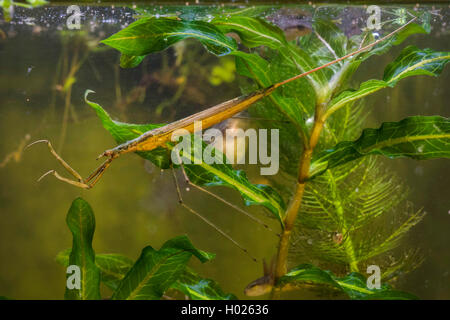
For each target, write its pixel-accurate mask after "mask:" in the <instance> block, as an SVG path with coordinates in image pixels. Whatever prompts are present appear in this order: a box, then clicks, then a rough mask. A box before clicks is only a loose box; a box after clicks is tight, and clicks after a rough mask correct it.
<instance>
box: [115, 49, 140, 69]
mask: <svg viewBox="0 0 450 320" xmlns="http://www.w3.org/2000/svg"><path fill="white" fill-rule="evenodd" d="M145 57H146V55H144V56H130V55H127V54H124V53H122V55H121V56H120V66H121V67H122V68H134V67H137V66H138V65H139V64H140V63H141V62H142V60H144V59H145Z"/></svg>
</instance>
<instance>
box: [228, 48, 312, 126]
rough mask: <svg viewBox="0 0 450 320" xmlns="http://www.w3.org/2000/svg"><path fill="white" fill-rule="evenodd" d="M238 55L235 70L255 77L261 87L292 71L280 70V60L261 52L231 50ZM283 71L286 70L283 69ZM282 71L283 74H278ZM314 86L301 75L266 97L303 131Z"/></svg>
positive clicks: (279, 79)
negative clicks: (271, 60)
mask: <svg viewBox="0 0 450 320" xmlns="http://www.w3.org/2000/svg"><path fill="white" fill-rule="evenodd" d="M232 55H234V56H235V57H236V70H237V72H238V73H239V74H241V75H243V76H246V77H248V78H251V79H253V80H255V82H256V83H257V84H258V86H259V87H261V88H265V87H268V86H270V85H272V84H273V83H276V82H278V81H281V80H284V79H285V78H286V77H288V76H289V75H295V73H297V70H295V72H292V69H291V70H289V71H291V72H292V73H287V72H281V71H280V69H281V66H280V65H279V64H277V62H279V61H278V60H276V59H274V62H272V63H269V62H268V61H266V60H265V59H263V58H261V57H260V56H259V55H257V54H255V53H252V54H249V53H245V52H241V51H235V52H233V53H232ZM283 71H284V70H283ZM280 73H281V74H282V78H279V77H277V76H278V75H279V74H280ZM311 92H312V90H311V86H310V85H309V83H308V81H307V80H306V79H299V80H297V81H296V82H295V83H291V84H287V85H286V86H284V87H282V88H280V89H278V90H276V91H274V92H273V93H272V94H271V95H270V96H268V97H267V99H268V100H270V101H271V102H272V104H273V106H275V107H276V108H277V109H278V110H279V111H280V112H281V113H283V114H284V115H285V116H286V117H287V118H288V119H289V120H290V121H292V123H293V124H295V125H296V126H297V128H299V129H300V130H302V132H304V133H306V132H307V128H306V126H305V120H304V118H306V117H308V114H309V110H308V109H310V105H313V104H314V99H315V97H314V95H312V94H311Z"/></svg>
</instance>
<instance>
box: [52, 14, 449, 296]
mask: <svg viewBox="0 0 450 320" xmlns="http://www.w3.org/2000/svg"><path fill="white" fill-rule="evenodd" d="M312 30H313V32H311V33H310V34H308V35H305V36H303V37H301V38H299V39H298V41H288V40H286V38H285V36H284V34H283V32H282V30H281V29H279V28H277V27H276V26H274V25H272V24H270V23H268V22H267V21H265V20H263V19H261V18H257V17H254V16H251V15H250V16H249V15H243V14H236V15H233V14H223V15H221V14H217V15H215V16H214V17H213V18H211V17H202V16H196V18H195V19H182V18H181V19H180V18H179V19H174V18H169V17H160V18H155V17H144V18H142V19H140V20H138V21H136V22H134V23H133V24H131V25H130V26H128V27H126V28H125V29H123V30H121V31H119V32H118V33H116V34H114V35H112V36H111V37H109V38H107V39H105V40H104V41H103V43H104V44H106V45H109V46H111V47H113V48H115V49H117V50H119V51H120V52H121V54H122V57H121V66H122V67H135V66H137V65H138V64H139V63H141V62H142V61H143V60H144V59H145V57H146V56H147V55H149V54H152V53H155V52H159V51H162V50H164V49H166V48H168V47H170V46H172V45H174V44H175V43H177V42H179V41H181V40H184V39H186V38H194V39H196V40H198V41H200V42H201V43H202V44H203V45H204V47H205V48H206V50H208V51H209V52H211V53H212V54H215V55H217V56H224V55H229V56H234V57H235V62H236V70H237V72H238V73H239V74H240V75H241V76H244V77H247V78H249V79H251V80H252V81H253V83H252V84H248V83H247V84H246V85H245V86H244V89H243V90H244V91H245V92H249V91H253V90H254V89H255V88H257V89H261V88H270V86H271V85H273V84H278V83H281V82H282V81H283V80H285V79H288V78H289V77H293V76H295V75H297V74H299V73H301V72H308V71H309V70H312V69H314V68H316V67H320V66H322V65H325V64H326V63H329V62H330V61H333V60H336V59H338V58H339V57H343V56H346V55H348V54H351V56H349V57H348V58H347V59H345V60H343V61H340V62H339V63H335V64H333V65H332V66H329V67H328V68H324V69H321V70H317V71H316V72H314V73H310V74H308V75H306V76H305V77H303V78H301V79H298V80H296V81H295V82H291V83H288V84H286V85H284V86H283V87H280V88H279V89H278V90H276V91H273V92H272V91H271V92H270V94H269V95H267V97H266V98H265V99H264V100H262V101H260V102H258V104H255V105H254V106H253V107H251V108H250V111H249V112H250V113H251V114H252V115H257V116H258V117H263V118H266V119H272V120H279V121H281V122H283V123H284V122H286V121H288V122H289V123H288V124H286V125H283V126H279V123H278V124H274V123H275V122H273V123H272V124H271V126H276V128H279V129H280V135H281V141H282V143H281V145H280V147H281V152H280V154H281V155H282V156H283V158H282V159H281V165H282V169H283V172H282V175H283V177H286V178H287V179H288V181H290V182H292V188H289V187H286V185H284V186H283V188H280V189H279V190H276V189H277V188H273V187H270V186H267V185H255V184H252V183H251V182H250V181H249V179H248V178H247V177H246V175H245V173H244V172H243V171H239V170H234V169H233V168H232V167H231V166H229V165H226V164H223V165H218V164H215V165H208V164H205V163H202V164H189V165H184V169H185V173H186V175H187V178H188V179H189V181H190V183H192V184H194V185H197V186H199V187H201V188H206V187H212V186H227V187H231V188H233V189H235V190H237V191H238V192H240V194H241V195H242V197H243V199H244V202H245V204H246V205H261V206H263V207H265V208H266V209H268V210H269V211H270V212H271V214H272V215H273V216H274V217H275V218H276V219H277V220H278V221H279V223H280V230H281V236H280V242H279V246H278V253H277V257H276V260H275V268H274V270H273V273H272V274H270V275H265V278H264V279H262V281H259V282H255V286H254V287H252V288H250V289H255V290H256V291H258V293H268V292H269V291H271V295H272V298H279V297H280V294H281V292H282V291H283V290H284V289H286V290H287V289H301V288H302V284H305V283H306V284H308V285H311V284H312V285H325V286H326V287H327V288H333V289H334V290H339V291H343V292H344V293H346V294H347V295H348V296H349V297H350V298H358V299H359V298H397V299H399V298H411V296H410V295H408V294H406V293H401V292H397V291H394V290H392V289H391V288H390V287H389V286H388V285H386V284H384V285H383V286H382V287H381V288H379V289H368V288H367V287H366V284H365V277H364V276H363V275H361V274H360V273H359V271H360V269H361V267H362V265H364V264H367V262H368V261H371V259H373V258H379V257H380V256H382V255H383V254H384V253H385V252H387V251H390V250H392V249H393V248H395V247H396V246H397V244H398V243H399V240H400V239H401V238H402V236H403V235H404V234H405V233H406V232H407V231H409V230H410V228H411V227H413V226H414V225H415V224H417V223H418V222H419V221H420V220H421V218H422V217H423V214H422V212H421V211H420V210H417V211H414V210H412V209H409V208H408V209H399V208H401V206H402V205H403V208H404V200H405V197H404V192H403V191H402V190H404V189H402V187H397V186H396V182H395V180H394V179H395V178H392V177H391V175H387V174H385V173H383V170H384V169H383V168H382V165H381V164H380V162H379V161H378V160H377V159H376V158H375V156H380V155H382V156H385V157H387V158H398V157H409V158H412V159H417V160H426V159H434V158H448V157H449V156H450V147H449V142H450V122H449V120H448V119H446V118H443V117H440V116H411V117H408V118H405V119H403V120H401V121H398V122H386V123H384V124H383V125H382V126H381V127H380V128H378V129H371V128H369V129H364V130H363V131H362V134H360V128H361V125H362V122H363V120H364V117H365V113H366V111H365V110H364V106H363V105H362V104H361V103H360V101H361V99H362V98H364V97H366V96H368V95H370V94H373V93H374V92H377V91H379V90H381V89H385V88H392V87H394V86H395V85H397V83H398V82H399V81H400V80H402V79H404V78H406V77H410V76H414V75H428V76H438V75H439V74H440V73H441V71H442V70H443V68H444V66H445V65H446V63H447V62H448V61H449V59H450V53H448V52H437V51H434V50H432V49H419V48H417V47H415V46H408V47H406V48H404V49H403V50H402V51H401V52H400V54H399V55H398V57H397V58H396V59H395V60H394V61H392V62H391V63H390V64H388V65H387V66H386V68H385V70H384V75H383V78H382V79H380V80H378V79H370V80H367V81H365V82H363V83H361V84H360V85H359V86H358V88H357V89H351V88H349V82H350V80H351V79H352V76H353V75H354V74H355V72H356V70H357V69H358V67H359V66H360V65H361V63H363V62H364V61H365V60H367V59H369V58H370V57H372V56H374V55H380V54H383V53H385V52H387V51H388V50H389V49H390V48H391V47H392V46H394V45H400V44H401V43H402V42H403V41H404V40H405V39H406V38H407V37H408V36H410V35H412V34H416V33H426V32H427V31H428V30H427V28H426V26H425V27H423V26H420V25H418V24H409V25H408V26H406V27H405V28H404V29H402V30H401V31H400V32H398V33H397V34H395V35H394V36H392V37H390V38H388V39H386V40H385V41H382V42H381V43H379V44H378V45H376V46H375V47H374V48H371V49H370V50H363V51H362V52H358V53H357V54H352V53H353V52H355V51H357V50H358V49H361V48H364V47H365V46H366V45H368V44H370V43H373V42H374V41H375V39H374V38H373V34H372V33H371V32H363V33H361V34H359V35H356V36H352V37H347V36H346V35H345V34H344V33H343V32H342V31H341V30H340V29H339V28H338V27H337V26H336V25H335V24H334V23H332V22H330V21H327V20H323V19H319V18H317V19H314V23H313V26H312ZM230 32H233V33H236V34H237V35H238V36H239V39H240V41H241V44H242V45H241V46H238V44H237V43H236V41H235V40H234V39H233V38H231V37H228V36H227V34H228V33H230ZM86 102H87V103H88V104H89V105H90V106H91V107H92V108H93V109H94V110H95V112H96V113H97V115H98V116H99V118H100V120H101V121H102V123H103V126H104V127H105V129H107V130H108V131H109V132H110V133H111V134H112V136H113V138H114V139H115V140H116V142H117V143H118V144H123V143H127V141H129V140H132V139H135V138H138V137H139V136H141V135H142V134H144V133H145V132H147V131H149V130H152V129H155V128H158V127H160V126H161V125H160V124H158V125H153V124H149V125H135V124H127V123H122V122H117V121H113V120H112V119H111V118H110V116H109V115H108V113H107V112H106V111H105V110H104V109H103V108H102V107H101V106H100V105H99V104H97V103H94V102H92V101H90V100H87V97H86ZM265 125H266V124H265ZM358 136H359V137H358ZM169 150H170V146H169V145H168V146H166V148H162V147H159V148H157V149H154V150H150V149H149V150H141V151H138V152H137V153H138V154H139V155H140V156H142V157H144V158H146V159H148V160H150V161H152V162H153V163H154V164H155V165H157V166H159V167H161V168H163V169H167V168H170V167H171V166H172V164H171V161H170V152H169ZM216 152H217V153H219V151H216ZM105 155H108V153H105ZM183 156H184V155H183ZM186 156H192V155H186ZM109 163H110V162H107V163H106V164H107V165H109ZM106 167H107V166H106ZM106 167H105V166H104V167H103V168H102V167H101V168H100V169H99V171H97V173H98V174H100V175H101V174H103V172H104V169H106ZM53 173H54V174H55V175H56V172H53ZM57 177H58V176H57ZM97 177H98V176H97V175H94V176H93V178H94V179H95V181H97V180H96V179H97ZM91 178H92V176H91ZM80 179H81V178H80ZM80 181H81V182H82V183H81V182H80V186H82V185H83V184H84V185H85V183H84V180H82V179H81V180H80ZM275 184H280V181H279V179H278V177H276V178H275V181H274V185H275ZM287 198H290V199H289V205H288V206H286V205H285V199H287ZM398 210H402V211H404V212H406V214H405V215H401V214H400V215H399V214H398ZM387 215H390V217H392V216H395V218H396V219H398V220H399V224H398V226H397V227H395V228H392V230H388V228H387V226H386V223H385V220H384V218H385V217H386V216H387ZM368 229H370V230H371V236H367V230H368ZM375 230H376V231H375ZM292 241H294V246H292ZM290 249H292V250H291V251H290ZM289 251H290V253H291V257H292V258H293V259H294V260H295V259H303V260H305V259H310V260H313V261H314V262H315V264H319V265H320V267H322V266H323V267H326V268H327V269H329V270H332V271H333V272H332V271H324V270H323V269H321V268H319V267H318V266H312V265H311V264H301V265H298V266H297V267H294V268H288V263H287V261H288V255H289ZM72 252H73V251H72ZM194 255H195V254H194ZM299 256H301V258H299ZM409 257H410V260H405V261H407V264H408V265H410V266H411V262H412V261H413V260H411V257H414V255H409ZM72 260H73V261H74V262H76V261H75V258H73V259H72ZM414 261H417V260H415V259H414ZM293 262H294V263H298V261H293ZM310 262H312V261H310ZM412 265H414V264H412ZM404 266H405V262H402V263H398V264H395V265H392V266H389V267H387V266H386V267H385V268H384V272H383V277H384V278H385V279H389V278H390V277H392V276H394V275H395V272H396V271H398V270H399V269H401V268H403V267H404ZM94 269H95V267H94ZM130 272H131V271H130ZM348 272H350V273H348ZM128 274H129V273H128ZM128 274H127V276H128ZM127 276H125V277H127ZM151 280H152V279H150V280H149V281H151ZM95 281H97V280H95ZM350 283H351V284H352V285H351V286H350V285H349V284H350ZM95 285H97V284H95ZM167 288H169V287H167ZM167 288H166V289H167ZM349 288H351V290H349ZM182 291H183V290H182ZM163 292H164V291H161V295H162V294H163ZM161 295H160V296H159V297H161ZM96 297H97V296H96ZM113 297H122V296H121V295H115V296H114V295H113ZM152 297H153V298H155V297H156V296H150V295H149V296H148V297H141V296H134V298H152Z"/></svg>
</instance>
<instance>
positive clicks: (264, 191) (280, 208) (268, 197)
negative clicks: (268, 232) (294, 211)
mask: <svg viewBox="0 0 450 320" xmlns="http://www.w3.org/2000/svg"><path fill="white" fill-rule="evenodd" d="M191 141H192V147H191V154H190V155H188V154H181V157H182V158H184V159H186V160H189V161H190V163H192V164H184V168H185V170H186V173H187V175H188V177H189V180H190V181H191V182H192V183H194V184H196V185H199V186H205V187H213V186H225V187H230V188H233V189H235V190H237V191H239V193H240V194H241V196H242V198H243V199H244V203H245V205H246V206H250V205H262V206H264V207H266V208H267V209H269V210H270V211H271V212H272V213H273V214H274V215H275V217H276V218H277V219H278V221H279V222H280V224H281V226H282V227H284V225H283V214H284V211H285V208H286V207H285V204H284V201H283V199H282V198H281V196H280V195H279V194H278V193H277V192H276V191H275V190H274V189H273V188H272V187H270V186H267V185H263V184H252V183H250V181H249V180H248V178H247V175H246V174H245V171H243V170H234V169H233V168H232V166H231V165H229V164H227V158H226V156H225V155H224V154H223V153H222V152H220V151H219V150H217V149H213V150H212V156H213V157H214V158H215V159H222V164H217V163H212V164H208V163H206V162H205V161H201V159H197V158H196V157H195V140H194V139H191ZM206 146H207V144H206V143H203V144H202V148H203V149H202V151H203V150H204V148H205V147H206ZM186 162H187V161H183V163H186ZM195 163H199V164H195Z"/></svg>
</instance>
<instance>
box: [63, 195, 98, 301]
mask: <svg viewBox="0 0 450 320" xmlns="http://www.w3.org/2000/svg"><path fill="white" fill-rule="evenodd" d="M66 222H67V225H68V226H69V229H70V231H71V232H72V236H73V242H72V251H71V254H70V257H69V265H76V266H78V267H79V268H80V273H81V281H80V282H81V286H80V289H69V288H66V293H65V295H64V297H65V299H76V300H93V299H100V298H101V296H100V270H99V269H98V268H97V266H96V264H95V253H94V249H92V238H93V236H94V231H95V217H94V212H93V211H92V208H91V207H90V205H89V204H88V203H87V202H86V201H84V200H83V199H81V198H77V199H75V200H74V201H73V202H72V206H71V207H70V209H69V212H68V213H67V218H66Z"/></svg>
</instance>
